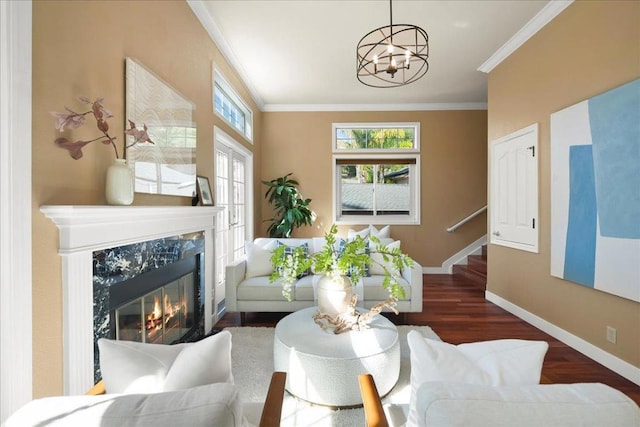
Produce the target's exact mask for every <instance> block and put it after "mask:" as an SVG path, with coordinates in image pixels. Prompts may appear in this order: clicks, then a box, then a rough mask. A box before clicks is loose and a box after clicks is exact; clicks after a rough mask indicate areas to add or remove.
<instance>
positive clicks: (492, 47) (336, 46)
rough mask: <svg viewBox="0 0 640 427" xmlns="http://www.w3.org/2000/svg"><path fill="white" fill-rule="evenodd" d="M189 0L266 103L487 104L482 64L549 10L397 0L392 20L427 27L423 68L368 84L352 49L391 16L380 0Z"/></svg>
mask: <svg viewBox="0 0 640 427" xmlns="http://www.w3.org/2000/svg"><path fill="white" fill-rule="evenodd" d="M188 1H189V4H190V6H191V7H192V9H193V10H194V12H195V13H196V15H197V16H198V18H199V19H200V21H201V22H202V23H203V25H204V26H205V28H206V29H207V30H208V31H209V34H211V35H212V38H213V39H214V41H215V42H216V44H217V45H218V46H219V47H220V48H221V51H222V52H223V54H224V55H225V57H226V58H227V59H228V60H229V62H230V63H231V64H232V65H234V66H235V68H236V69H237V71H238V72H239V74H240V75H241V76H242V78H243V80H244V81H245V83H246V84H247V86H248V87H249V90H250V91H251V93H252V96H253V98H254V100H255V101H256V103H257V104H258V105H259V106H260V108H261V109H262V110H265V111H278V110H323V109H329V110H340V109H344V110H348V109H376V108H380V107H381V106H385V107H387V108H388V109H401V108H402V107H400V106H407V105H408V104H410V106H411V107H412V108H411V109H430V106H431V107H433V108H469V107H471V108H473V107H476V108H485V107H486V102H487V74H486V73H484V72H482V71H478V68H479V67H480V66H481V65H483V64H484V63H485V61H487V60H488V59H490V58H491V57H492V55H494V54H495V53H496V52H497V51H499V50H500V49H501V48H502V47H503V45H505V43H507V42H509V41H510V39H511V44H512V45H513V44H514V41H513V38H514V35H517V33H519V31H520V30H521V29H523V27H525V28H524V29H523V31H520V33H519V35H520V38H522V33H525V32H526V31H524V30H526V26H527V24H528V26H529V27H532V23H535V22H536V21H537V22H538V27H537V29H539V28H540V27H541V26H543V25H544V24H546V22H548V21H549V20H550V19H551V18H552V17H551V18H547V19H546V20H543V19H542V18H540V16H541V15H542V14H543V13H542V12H545V10H547V9H549V6H552V5H550V4H549V5H548V3H550V2H548V1H546V0H544V1H541V0H535V1H534V0H531V1H530V0H515V1H508V0H498V1H490V0H457V1H419V0H397V1H394V2H393V22H394V23H398V24H413V25H417V26H419V27H422V28H423V29H425V30H426V31H427V33H428V35H429V71H428V73H427V74H426V75H425V76H424V77H422V79H420V80H418V81H417V82H414V83H412V84H410V85H407V86H403V87H396V88H371V87H368V86H365V85H363V84H362V83H360V82H359V81H358V80H357V78H356V70H355V68H356V60H355V51H356V46H357V44H358V41H359V40H360V39H361V38H362V36H364V35H365V34H366V33H368V32H369V31H371V30H373V29H375V28H377V27H381V26H384V25H388V24H389V3H388V2H387V1H386V0H371V1H364V0H360V1H352V0H334V1H313V0H300V1H292V0H290V1H276V0H264V1H244V0H234V1H229V0H227V1H224V0H208V1H207V0H202V1H200V0H188ZM551 3H555V2H551ZM559 3H567V2H559ZM545 6H547V7H545ZM565 7H566V6H565ZM541 11H542V12H541ZM557 13H559V12H557ZM557 13H556V14H557ZM547 15H548V13H547ZM553 16H555V14H554V15H553ZM530 21H531V22H530ZM540 21H542V23H540ZM537 29H535V31H537ZM535 31H533V30H530V31H529V32H528V34H527V35H526V37H525V38H524V40H526V38H528V37H530V36H531V34H533V33H535ZM515 38H517V37H515ZM524 40H521V41H520V42H519V44H521V43H522V42H523V41H524ZM519 44H518V46H519ZM515 47H517V46H515ZM502 50H503V51H505V49H504V48H503V49H502ZM511 50H513V49H511ZM508 53H510V51H506V53H505V52H503V56H506V54H508ZM494 65H495V64H494ZM485 68H486V66H485V67H484V68H483V69H485ZM485 71H488V70H486V69H485ZM383 108H384V107H383ZM405 109H406V108H405Z"/></svg>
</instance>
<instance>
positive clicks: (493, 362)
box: [407, 331, 549, 385]
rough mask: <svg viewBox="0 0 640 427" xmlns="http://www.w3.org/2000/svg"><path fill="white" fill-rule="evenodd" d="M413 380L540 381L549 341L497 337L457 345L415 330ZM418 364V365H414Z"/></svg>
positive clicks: (412, 335) (411, 337)
mask: <svg viewBox="0 0 640 427" xmlns="http://www.w3.org/2000/svg"><path fill="white" fill-rule="evenodd" d="M407 341H408V343H409V349H410V350H411V377H412V378H411V382H412V384H413V383H414V382H415V383H423V382H426V381H449V382H461V383H468V384H485V385H532V384H538V383H539V382H540V373H541V371H542V363H543V361H544V355H545V354H546V352H547V349H548V348H549V344H547V343H546V342H545V341H528V340H515V339H505V340H494V341H482V342H476V343H468V344H460V345H457V346H456V345H453V344H448V343H445V342H442V341H434V340H430V339H428V338H424V337H422V335H420V334H419V333H418V332H415V331H411V332H409V334H408V335H407ZM414 368H415V369H414Z"/></svg>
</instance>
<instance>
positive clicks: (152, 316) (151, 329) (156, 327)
mask: <svg viewBox="0 0 640 427" xmlns="http://www.w3.org/2000/svg"><path fill="white" fill-rule="evenodd" d="M163 306H164V307H163ZM163 308H164V310H163ZM181 311H183V312H184V316H185V317H186V315H187V300H186V298H183V299H182V301H180V302H179V303H177V304H172V303H171V298H170V297H169V295H168V294H164V301H163V304H160V298H159V297H157V296H156V297H154V298H153V310H151V313H149V314H147V318H146V330H147V333H148V334H149V336H151V337H152V336H153V335H155V332H157V331H160V330H161V329H162V328H163V325H166V324H167V323H168V322H169V321H170V320H171V319H172V318H174V317H175V316H177V315H178V314H180V312H181Z"/></svg>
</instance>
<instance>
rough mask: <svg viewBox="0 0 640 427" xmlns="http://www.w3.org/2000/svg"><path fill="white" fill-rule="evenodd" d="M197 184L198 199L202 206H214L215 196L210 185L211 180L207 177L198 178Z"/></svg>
mask: <svg viewBox="0 0 640 427" xmlns="http://www.w3.org/2000/svg"><path fill="white" fill-rule="evenodd" d="M196 182H197V184H198V198H199V199H200V204H202V205H203V206H212V205H213V196H212V195H211V186H210V185H209V178H207V177H206V176H201V175H198V176H196Z"/></svg>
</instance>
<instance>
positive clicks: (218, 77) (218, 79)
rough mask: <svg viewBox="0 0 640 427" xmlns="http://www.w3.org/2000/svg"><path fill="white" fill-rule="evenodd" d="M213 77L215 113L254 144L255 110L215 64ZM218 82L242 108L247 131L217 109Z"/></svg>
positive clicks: (212, 98) (212, 96)
mask: <svg viewBox="0 0 640 427" xmlns="http://www.w3.org/2000/svg"><path fill="white" fill-rule="evenodd" d="M212 77H213V84H212V85H211V86H212V93H211V101H212V107H213V112H214V114H215V115H216V116H218V117H220V119H222V120H223V121H224V122H225V123H227V124H228V125H229V126H231V128H232V129H233V130H235V131H236V132H237V133H238V135H242V137H243V138H244V139H245V140H246V141H248V142H249V143H251V144H253V110H252V109H251V108H249V106H248V105H247V103H246V102H245V101H244V99H242V97H240V95H238V92H237V91H236V90H235V89H234V87H233V86H232V85H231V84H230V83H229V81H228V80H227V79H226V78H225V77H224V76H223V75H222V73H221V72H220V71H219V70H218V69H217V68H216V67H215V66H214V67H213V76H212ZM216 83H217V84H218V85H219V86H220V87H221V88H222V90H224V92H225V94H226V95H227V96H228V97H229V98H230V99H231V101H233V102H234V103H235V104H237V105H238V107H239V108H240V109H241V110H243V112H244V114H245V131H244V132H241V131H240V129H238V128H237V127H236V126H235V125H234V124H233V123H231V122H230V121H229V120H227V118H226V117H224V116H223V115H222V114H220V113H219V112H218V111H217V110H216V100H215V96H216V95H215V91H216ZM247 116H249V118H248V119H247ZM247 128H249V129H250V134H247Z"/></svg>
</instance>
